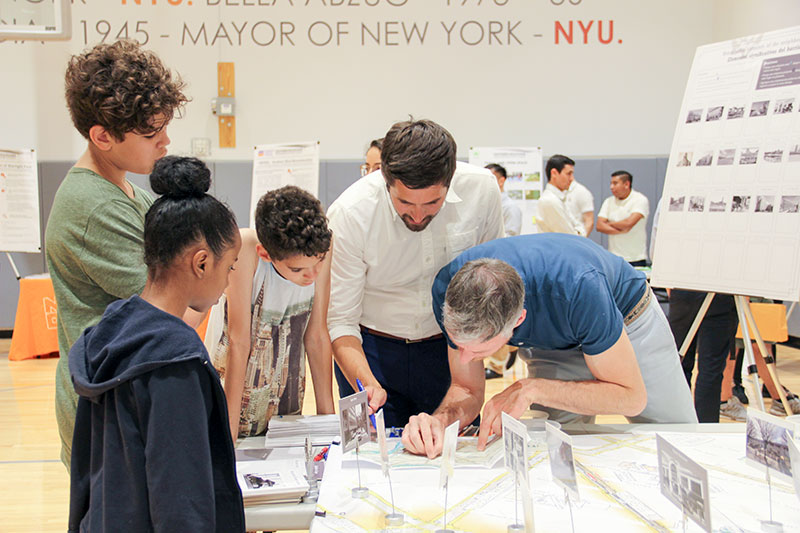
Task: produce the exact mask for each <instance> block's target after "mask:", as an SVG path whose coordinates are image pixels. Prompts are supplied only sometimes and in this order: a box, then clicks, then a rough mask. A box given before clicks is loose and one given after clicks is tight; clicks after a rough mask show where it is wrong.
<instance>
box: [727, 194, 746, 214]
mask: <svg viewBox="0 0 800 533" xmlns="http://www.w3.org/2000/svg"><path fill="white" fill-rule="evenodd" d="M749 210H750V197H749V196H734V197H733V199H732V200H731V213H744V212H746V211H749Z"/></svg>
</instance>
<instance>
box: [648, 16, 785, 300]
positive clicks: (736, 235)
mask: <svg viewBox="0 0 800 533" xmlns="http://www.w3.org/2000/svg"><path fill="white" fill-rule="evenodd" d="M798 177H800V27H793V28H788V29H784V30H779V31H774V32H769V33H764V34H760V35H754V36H751V37H746V38H742V39H736V40H733V41H726V42H722V43H715V44H710V45H707V46H702V47H700V48H698V49H697V52H696V54H695V58H694V62H693V64H692V69H691V72H690V74H689V81H688V83H687V86H686V92H685V94H684V98H683V104H682V106H681V111H680V115H679V116H678V124H677V126H676V129H675V136H674V138H673V143H672V150H671V152H670V158H669V164H668V167H667V174H666V180H665V182H664V193H663V203H662V205H663V208H662V211H661V218H660V220H659V225H658V236H657V239H656V248H655V263H654V265H653V275H652V281H653V285H655V286H659V287H679V288H684V289H696V290H704V291H714V292H725V293H732V294H744V295H750V296H763V297H768V298H776V299H781V300H797V299H798V297H800V179H798Z"/></svg>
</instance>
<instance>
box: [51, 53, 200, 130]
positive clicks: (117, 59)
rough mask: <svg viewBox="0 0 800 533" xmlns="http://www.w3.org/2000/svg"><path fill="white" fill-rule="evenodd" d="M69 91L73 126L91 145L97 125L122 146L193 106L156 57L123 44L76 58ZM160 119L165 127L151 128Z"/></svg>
mask: <svg viewBox="0 0 800 533" xmlns="http://www.w3.org/2000/svg"><path fill="white" fill-rule="evenodd" d="M65 85H66V90H65V93H66V97H67V107H68V108H69V112H70V115H71V116H72V123H73V124H74V125H75V128H76V129H77V130H78V131H79V132H80V133H81V135H83V136H84V137H85V138H87V139H88V138H89V130H90V129H91V128H92V126H95V125H100V126H102V127H103V128H104V129H105V130H106V131H108V132H109V134H111V136H112V137H114V138H115V139H116V140H118V141H120V142H121V141H123V140H124V138H125V134H126V133H129V132H135V133H138V134H150V133H153V132H155V131H157V130H159V129H160V128H161V127H163V124H167V123H168V122H169V121H170V120H172V117H173V115H174V114H175V112H176V111H177V112H178V113H180V111H181V108H182V107H183V105H184V104H185V103H186V102H188V101H189V99H188V98H187V97H186V96H185V95H184V94H183V92H182V91H183V88H184V87H185V83H184V82H183V81H182V80H181V79H180V77H179V76H177V75H176V76H175V77H174V78H173V76H172V74H170V71H169V70H168V69H167V68H166V67H165V66H164V65H163V63H161V60H160V59H159V58H158V56H157V55H156V54H154V53H153V52H150V51H147V50H143V49H142V48H141V46H139V43H137V42H136V41H131V40H125V39H123V40H120V41H117V42H115V43H113V44H99V45H97V46H95V47H94V48H92V49H91V50H87V51H85V52H83V53H81V54H79V55H74V56H72V57H71V58H70V60H69V64H68V65H67V72H66V75H65ZM159 114H161V115H163V116H164V118H165V121H164V122H163V124H153V117H155V116H156V115H159Z"/></svg>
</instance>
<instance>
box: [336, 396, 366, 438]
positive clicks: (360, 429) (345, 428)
mask: <svg viewBox="0 0 800 533" xmlns="http://www.w3.org/2000/svg"><path fill="white" fill-rule="evenodd" d="M368 409H369V408H368V406H367V392H366V391H361V392H357V393H355V394H351V395H350V396H345V397H344V398H342V399H340V400H339V424H340V425H341V430H342V452H343V453H347V452H349V451H350V450H352V449H354V448H356V447H357V446H361V445H363V444H366V443H368V442H369V441H370V436H369V420H368V418H367V414H368Z"/></svg>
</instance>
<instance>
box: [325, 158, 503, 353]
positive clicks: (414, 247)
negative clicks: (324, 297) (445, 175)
mask: <svg viewBox="0 0 800 533" xmlns="http://www.w3.org/2000/svg"><path fill="white" fill-rule="evenodd" d="M328 219H329V224H330V228H331V230H332V231H333V259H332V265H331V302H330V307H329V310H328V329H329V330H330V335H331V340H335V339H337V338H339V337H342V336H344V335H352V336H354V337H357V338H358V339H361V332H360V329H359V324H361V325H364V326H366V327H368V328H371V329H374V330H377V331H381V332H383V333H388V334H390V335H394V336H397V337H401V338H404V339H411V340H415V339H424V338H426V337H430V336H432V335H436V334H438V333H441V330H440V329H439V326H438V324H437V323H436V320H435V319H434V316H433V307H432V301H431V286H432V285H433V278H434V277H435V276H436V274H437V273H438V272H439V269H441V268H442V267H443V266H445V265H446V264H447V263H449V262H450V261H452V260H453V259H454V258H455V257H456V256H457V255H458V254H460V253H461V252H463V251H464V250H466V249H467V248H470V247H472V246H475V245H477V244H480V243H483V242H486V241H490V240H493V239H497V238H500V237H503V215H502V208H501V204H500V190H499V189H498V187H497V182H496V180H495V179H494V176H493V175H492V174H491V172H489V171H488V170H485V169H482V168H478V167H474V166H471V165H467V164H466V163H458V164H457V167H456V172H455V175H454V176H453V180H452V182H451V183H450V188H449V190H448V192H447V196H446V197H445V201H444V203H443V205H442V209H441V210H440V211H439V213H437V215H436V216H435V217H433V220H432V221H431V222H430V224H428V227H426V228H425V229H424V230H422V231H419V232H413V231H411V230H409V229H408V228H407V227H406V225H405V224H404V223H403V220H402V219H401V218H400V215H398V213H397V211H395V209H394V206H393V205H392V202H391V199H390V197H389V192H388V190H387V188H386V182H385V181H384V178H383V175H382V174H381V173H380V172H379V171H377V172H373V173H372V174H369V175H367V176H365V177H363V178H361V179H360V180H358V181H356V182H355V183H354V184H353V185H351V186H350V187H348V188H347V190H345V191H344V192H343V193H342V194H341V196H339V198H337V199H336V201H335V202H333V204H332V205H331V207H330V208H329V209H328Z"/></svg>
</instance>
